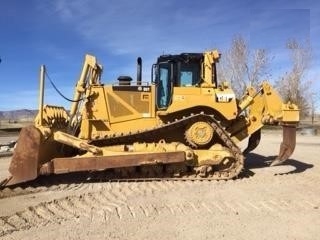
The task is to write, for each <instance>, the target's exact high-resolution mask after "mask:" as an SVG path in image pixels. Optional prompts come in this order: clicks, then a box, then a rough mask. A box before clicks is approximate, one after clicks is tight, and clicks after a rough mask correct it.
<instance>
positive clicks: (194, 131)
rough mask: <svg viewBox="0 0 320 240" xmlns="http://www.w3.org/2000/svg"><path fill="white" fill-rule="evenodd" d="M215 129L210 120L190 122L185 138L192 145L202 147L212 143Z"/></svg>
mask: <svg viewBox="0 0 320 240" xmlns="http://www.w3.org/2000/svg"><path fill="white" fill-rule="evenodd" d="M213 134H214V130H213V128H212V126H211V125H210V124H209V123H208V122H204V121H197V122H194V123H192V124H190V125H189V126H188V127H187V130H186V132H185V139H186V141H187V142H188V144H190V145H191V146H192V147H202V146H205V145H207V144H208V143H210V141H211V140H212V138H213Z"/></svg>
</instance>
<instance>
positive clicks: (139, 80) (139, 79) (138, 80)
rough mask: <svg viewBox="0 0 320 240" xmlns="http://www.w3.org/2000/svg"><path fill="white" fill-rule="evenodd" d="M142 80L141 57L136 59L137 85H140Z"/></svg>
mask: <svg viewBox="0 0 320 240" xmlns="http://www.w3.org/2000/svg"><path fill="white" fill-rule="evenodd" d="M141 79H142V59H141V57H138V58H137V85H141Z"/></svg>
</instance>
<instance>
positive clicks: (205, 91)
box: [166, 87, 237, 120]
mask: <svg viewBox="0 0 320 240" xmlns="http://www.w3.org/2000/svg"><path fill="white" fill-rule="evenodd" d="M197 106H205V107H209V108H212V109H215V110H216V111H217V112H220V113H221V114H222V115H223V116H224V117H225V118H226V119H227V120H232V119H235V118H236V116H237V104H236V99H235V95H234V93H233V91H232V90H231V89H224V90H220V89H215V88H212V87H210V88H209V87H208V88H199V87H175V88H174V90H173V98H172V103H171V105H170V106H169V108H168V109H167V111H166V112H170V113H172V112H176V111H180V110H183V109H186V108H192V107H197Z"/></svg>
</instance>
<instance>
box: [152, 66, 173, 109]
mask: <svg viewBox="0 0 320 240" xmlns="http://www.w3.org/2000/svg"><path fill="white" fill-rule="evenodd" d="M172 87H173V86H172V64H170V63H159V64H158V69H157V74H156V104H157V109H158V110H166V109H167V108H168V106H169V105H170V103H171V100H172Z"/></svg>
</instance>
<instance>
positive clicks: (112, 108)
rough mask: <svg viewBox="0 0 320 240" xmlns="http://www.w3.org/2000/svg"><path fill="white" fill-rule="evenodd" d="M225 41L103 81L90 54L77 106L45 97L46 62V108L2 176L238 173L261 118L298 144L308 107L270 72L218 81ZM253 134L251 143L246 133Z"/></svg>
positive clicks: (285, 152) (284, 152) (285, 154)
mask: <svg viewBox="0 0 320 240" xmlns="http://www.w3.org/2000/svg"><path fill="white" fill-rule="evenodd" d="M219 58H220V54H219V52H218V51H217V50H213V51H207V52H204V53H182V54H178V55H162V56H160V57H158V59H157V62H156V63H155V64H153V66H152V74H151V81H149V82H143V81H142V60H141V58H138V60H137V80H136V81H134V82H135V83H133V82H132V78H131V77H129V76H120V77H119V78H118V81H117V83H115V84H110V85H105V84H103V83H102V82H101V75H102V66H101V65H100V64H98V63H97V60H96V58H95V57H94V56H91V55H86V56H85V61H84V65H83V69H82V72H81V75H80V78H79V80H78V81H77V84H76V87H75V93H74V97H73V99H72V106H71V109H70V111H66V110H65V109H64V108H63V107H61V106H52V105H44V81H45V67H44V66H42V68H41V74H40V91H39V92H40V94H39V112H38V115H37V116H36V118H35V121H34V125H32V126H27V127H24V128H23V129H22V130H21V132H20V136H19V139H18V142H17V146H16V148H15V150H14V153H13V157H12V160H11V165H10V168H9V172H10V173H11V176H9V177H8V178H6V179H5V180H3V181H2V182H1V185H2V186H9V185H14V184H18V183H22V182H26V181H30V180H33V179H36V178H37V177H38V176H39V175H46V174H60V173H69V172H82V171H104V172H105V171H112V172H113V173H114V174H115V176H117V177H119V178H164V177H167V178H210V179H217V180H220V179H232V178H236V177H237V176H238V175H239V173H240V172H241V170H242V169H243V164H244V159H245V157H244V156H245V155H246V154H247V153H249V152H250V151H252V150H253V149H255V148H256V147H257V145H258V144H259V141H260V136H261V128H262V127H263V126H264V125H266V124H268V125H281V126H282V127H283V142H282V144H281V146H280V152H279V156H278V157H277V158H276V159H274V161H273V162H272V163H271V165H277V164H280V163H282V162H283V161H285V160H286V159H288V158H289V157H290V156H291V154H292V152H293V151H294V148H295V142H296V126H297V124H298V123H299V109H298V108H297V106H296V105H294V104H292V103H287V104H284V103H283V102H282V100H281V98H280V96H279V95H278V94H277V92H276V91H275V90H274V89H273V88H272V86H271V85H270V84H269V83H267V82H263V83H262V84H261V86H260V87H259V89H257V90H256V89H254V88H252V87H248V88H247V90H246V92H245V93H244V95H243V97H242V98H240V99H237V98H236V96H235V93H234V92H233V90H232V89H231V88H230V86H229V84H228V83H227V82H218V79H217V63H218V62H219ZM247 137H249V140H248V146H247V148H246V149H245V150H244V151H243V152H242V151H241V149H240V148H239V146H238V143H239V142H240V141H242V140H244V139H246V138H247Z"/></svg>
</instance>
